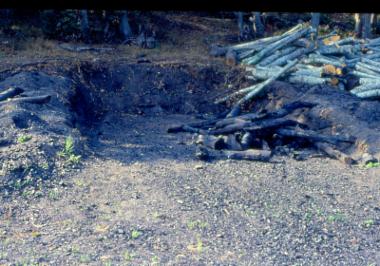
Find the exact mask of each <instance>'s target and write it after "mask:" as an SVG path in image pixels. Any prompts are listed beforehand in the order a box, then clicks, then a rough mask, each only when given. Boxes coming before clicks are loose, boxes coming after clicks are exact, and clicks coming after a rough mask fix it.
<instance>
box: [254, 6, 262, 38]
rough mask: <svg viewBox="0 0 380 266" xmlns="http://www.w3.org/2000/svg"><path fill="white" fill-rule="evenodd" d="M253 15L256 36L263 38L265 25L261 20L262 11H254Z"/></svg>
mask: <svg viewBox="0 0 380 266" xmlns="http://www.w3.org/2000/svg"><path fill="white" fill-rule="evenodd" d="M252 17H253V32H254V33H255V37H258V38H261V37H263V36H264V33H265V27H264V24H263V22H262V20H261V13H260V12H252Z"/></svg>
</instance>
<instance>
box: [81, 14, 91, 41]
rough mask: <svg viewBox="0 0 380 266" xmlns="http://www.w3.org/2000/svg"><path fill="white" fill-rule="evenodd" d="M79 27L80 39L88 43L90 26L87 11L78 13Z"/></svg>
mask: <svg viewBox="0 0 380 266" xmlns="http://www.w3.org/2000/svg"><path fill="white" fill-rule="evenodd" d="M80 27H81V32H82V37H83V39H84V41H85V42H88V41H89V37H90V36H89V32H90V26H89V23H88V12H87V10H85V9H83V10H81V11H80Z"/></svg>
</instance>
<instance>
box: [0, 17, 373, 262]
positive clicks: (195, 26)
mask: <svg viewBox="0 0 380 266" xmlns="http://www.w3.org/2000/svg"><path fill="white" fill-rule="evenodd" d="M172 19H173V20H174V21H175V22H176V23H178V25H180V26H178V27H177V28H175V27H174V26H173V25H174V24H173V25H172V26H173V27H174V28H175V29H177V31H173V35H170V36H169V38H168V39H169V40H170V42H166V43H163V44H162V46H161V47H160V48H158V49H153V50H142V49H138V48H136V47H117V48H116V50H115V51H114V52H112V53H109V54H92V53H83V54H74V53H69V52H63V51H61V50H59V49H58V48H57V43H54V42H52V41H45V40H43V41H41V40H40V41H41V42H42V44H43V45H39V44H38V40H37V41H36V42H30V43H31V46H30V47H27V48H25V49H23V50H21V51H15V52H14V53H9V54H8V55H7V56H6V57H5V58H3V59H4V60H3V61H2V64H1V66H0V86H2V87H7V86H11V85H15V84H16V85H17V86H20V87H21V88H23V89H25V93H26V94H28V95H29V96H30V95H32V96H34V95H41V94H44V93H51V94H52V95H53V98H52V102H51V103H49V104H48V105H46V106H45V107H41V106H31V105H28V104H26V105H22V106H16V105H1V106H0V111H1V115H0V124H1V126H2V131H1V132H0V163H1V164H0V165H2V168H1V169H0V170H4V169H5V168H4V165H5V164H4V162H9V161H14V162H18V163H19V164H16V165H13V164H10V166H12V167H13V170H17V171H16V172H13V174H14V176H12V177H15V178H20V180H23V181H25V180H27V179H25V175H32V176H33V175H34V174H35V175H37V174H38V175H39V176H43V180H38V182H37V183H35V184H33V185H30V186H25V187H24V186H23V187H22V188H19V189H16V190H9V189H8V187H6V186H3V185H1V186H0V265H365V266H370V265H371V266H374V265H380V230H379V229H380V179H379V177H380V169H379V168H378V167H377V168H370V169H367V168H363V167H361V166H357V165H353V166H351V167H349V166H345V165H343V164H341V163H340V162H338V161H336V160H332V159H328V158H326V157H325V156H320V157H315V158H310V159H307V160H304V161H296V160H294V159H292V158H290V157H289V156H287V157H283V156H279V155H276V156H274V158H273V159H272V160H271V162H269V163H263V162H248V161H233V160H214V161H210V162H204V161H199V160H197V159H196V158H195V156H194V153H195V145H193V136H192V135H191V134H186V133H181V134H168V133H167V128H168V127H169V126H173V125H178V124H182V123H183V122H190V121H193V120H194V121H196V120H197V119H199V117H200V116H202V115H211V114H218V113H220V112H221V111H222V110H224V109H225V106H215V105H213V104H211V102H212V101H213V99H215V98H218V97H220V96H221V95H225V94H226V93H228V92H229V91H233V90H236V89H239V88H242V87H244V86H246V85H247V84H249V82H248V81H247V80H245V79H244V78H242V76H244V75H243V73H242V72H241V71H240V69H239V67H235V68H231V67H227V66H226V65H225V64H224V62H223V59H220V58H211V57H209V56H208V55H207V47H208V45H209V44H210V43H213V42H215V41H216V40H219V41H220V43H226V42H228V39H229V37H230V36H235V35H236V32H235V31H236V29H235V28H234V25H235V22H234V21H232V20H231V21H228V23H225V22H224V23H225V24H223V23H221V22H220V21H218V20H216V19H209V18H192V19H186V16H180V15H178V16H174V17H173V18H172ZM213 27H215V28H213ZM180 28H182V29H184V30H178V29H180ZM223 29H224V31H223ZM219 32H221V34H218V33H219ZM187 33H192V34H187ZM211 33H212V34H211ZM181 34H182V35H185V36H186V38H181V37H179V36H181ZM40 44H41V43H40ZM38 47H39V48H38ZM174 48H176V50H175V51H174V52H173V49H174ZM31 51H34V52H35V54H34V55H32V54H31ZM115 58H117V60H116V59H115ZM141 58H144V59H146V60H147V61H144V63H138V60H139V59H141ZM46 59H58V60H52V61H49V63H46V61H44V60H46ZM41 61H43V62H42V63H38V62H41ZM111 63H112V64H111ZM70 73H71V74H70ZM278 84H280V83H278ZM280 85H281V84H280ZM280 85H278V86H276V88H277V89H276V90H273V91H270V93H268V97H266V98H265V99H262V101H263V103H265V104H269V105H273V106H272V107H273V108H275V107H276V106H277V105H278V104H279V102H282V103H284V102H285V103H286V102H287V101H290V100H292V99H293V98H292V97H293V96H294V97H301V96H302V97H304V98H305V97H309V98H307V100H310V99H321V100H322V101H321V103H322V105H321V106H320V107H318V108H320V109H318V108H316V110H315V112H316V114H315V115H316V116H317V115H318V114H319V111H321V110H322V108H323V107H326V106H328V105H329V104H331V103H330V101H329V99H330V98H331V97H332V99H333V100H332V102H333V103H334V104H337V106H338V105H339V108H337V109H336V110H335V112H334V110H330V112H328V113H327V115H326V117H327V118H329V117H333V118H334V117H335V116H334V115H335V114H341V116H340V117H343V119H342V120H344V119H346V118H349V120H348V119H347V121H345V123H346V124H351V125H353V124H355V123H358V122H359V121H363V120H364V118H365V117H368V110H376V104H377V105H378V104H379V103H378V102H373V101H372V102H370V101H362V102H360V103H358V104H356V103H352V106H351V105H350V106H347V108H349V110H351V112H352V116H351V115H349V114H350V113H349V112H346V111H345V110H346V108H345V106H346V105H345V104H344V103H347V102H349V103H351V102H350V101H353V99H352V96H351V95H348V93H347V94H344V95H343V94H341V92H331V91H329V88H320V90H319V89H318V88H314V89H313V90H308V89H307V88H296V87H294V88H292V89H291V90H288V89H287V87H281V86H280ZM324 90H326V91H324ZM325 92H326V93H325ZM321 95H325V96H321ZM342 95H343V96H342ZM329 97H330V98H329ZM254 106H255V105H254ZM371 115H372V116H373V119H372V120H371V121H372V124H370V126H369V127H368V128H369V129H370V130H371V131H363V132H360V130H358V128H356V131H355V132H354V133H356V134H358V135H360V134H362V135H365V137H368V140H371V141H373V142H376V143H380V142H379V141H378V138H377V137H378V134H377V133H376V132H378V131H377V130H378V128H379V127H378V123H377V122H376V121H379V120H380V115H379V113H378V112H373V113H372V114H371ZM351 119H352V120H351ZM360 125H364V126H368V124H365V123H364V122H363V124H360ZM330 129H331V128H328V129H326V132H327V131H328V130H330ZM334 130H336V131H338V132H339V131H343V132H347V127H345V126H343V127H342V126H341V127H337V128H334ZM366 132H370V133H368V134H365V133H366ZM328 133H331V132H328ZM27 135H30V136H32V137H33V138H32V139H31V140H30V141H26V142H23V143H20V142H19V141H18V140H19V138H20V137H21V136H27ZM67 135H72V136H73V137H75V145H76V146H75V147H76V150H75V152H77V153H78V154H81V155H82V157H81V159H80V163H79V164H78V166H77V167H68V166H67V165H66V164H65V163H62V159H60V158H58V157H57V156H56V154H57V152H59V151H60V150H61V149H62V146H63V145H64V144H63V141H64V139H65V137H66V136H67ZM378 147H379V146H375V148H376V150H377V151H378V149H377V148H378ZM26 164H28V167H25V165H26ZM45 164H46V165H45ZM16 166H17V167H16ZM31 166H33V167H34V168H35V169H37V170H36V171H37V172H36V173H34V172H27V171H26V169H27V170H28V171H29V170H30V169H31ZM45 166H46V167H45ZM7 173H8V172H7ZM7 179H11V178H10V176H1V180H0V184H2V182H3V180H7Z"/></svg>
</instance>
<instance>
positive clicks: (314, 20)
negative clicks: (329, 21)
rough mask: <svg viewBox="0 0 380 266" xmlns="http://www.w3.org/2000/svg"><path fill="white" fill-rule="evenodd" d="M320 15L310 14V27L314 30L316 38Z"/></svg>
mask: <svg viewBox="0 0 380 266" xmlns="http://www.w3.org/2000/svg"><path fill="white" fill-rule="evenodd" d="M320 17H321V13H311V26H312V27H313V29H315V31H316V33H315V36H316V37H317V36H318V27H319V21H320Z"/></svg>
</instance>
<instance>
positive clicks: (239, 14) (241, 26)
mask: <svg viewBox="0 0 380 266" xmlns="http://www.w3.org/2000/svg"><path fill="white" fill-rule="evenodd" d="M235 15H236V18H237V24H238V29H239V40H243V39H244V38H243V35H244V20H243V12H236V13H235Z"/></svg>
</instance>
